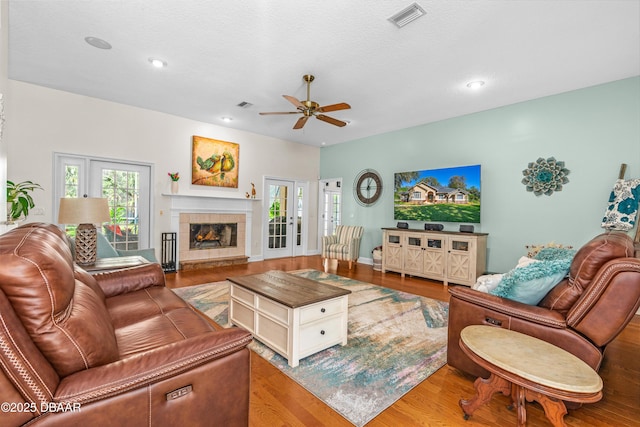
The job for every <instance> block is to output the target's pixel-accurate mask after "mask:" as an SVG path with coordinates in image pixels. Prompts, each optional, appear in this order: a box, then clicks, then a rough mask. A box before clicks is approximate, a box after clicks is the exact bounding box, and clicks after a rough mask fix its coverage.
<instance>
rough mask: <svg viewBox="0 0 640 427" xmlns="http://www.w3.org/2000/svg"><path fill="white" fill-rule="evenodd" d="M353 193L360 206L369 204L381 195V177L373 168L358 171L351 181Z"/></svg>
mask: <svg viewBox="0 0 640 427" xmlns="http://www.w3.org/2000/svg"><path fill="white" fill-rule="evenodd" d="M353 195H354V197H355V198H356V201H357V202H358V203H360V204H361V205H362V206H371V205H373V204H374V203H375V202H377V201H378V199H379V198H380V196H381V195H382V178H381V177H380V174H379V173H378V172H376V171H374V170H373V169H365V170H363V171H362V172H360V173H359V174H358V175H357V176H356V179H355V181H354V182H353Z"/></svg>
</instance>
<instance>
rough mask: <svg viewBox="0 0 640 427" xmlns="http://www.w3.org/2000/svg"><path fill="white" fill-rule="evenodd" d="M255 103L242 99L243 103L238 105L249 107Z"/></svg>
mask: <svg viewBox="0 0 640 427" xmlns="http://www.w3.org/2000/svg"><path fill="white" fill-rule="evenodd" d="M252 105H253V104H252V103H250V102H247V101H242V102H241V103H239V104H238V105H237V106H238V107H240V108H249V107H251V106H252Z"/></svg>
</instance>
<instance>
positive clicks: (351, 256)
mask: <svg viewBox="0 0 640 427" xmlns="http://www.w3.org/2000/svg"><path fill="white" fill-rule="evenodd" d="M363 233H364V227H362V226H360V225H338V226H337V227H336V231H335V234H333V235H331V236H322V262H323V263H324V262H325V261H326V260H329V259H336V260H338V261H347V262H349V270H351V265H352V264H353V262H354V261H358V256H359V254H360V240H362V234H363Z"/></svg>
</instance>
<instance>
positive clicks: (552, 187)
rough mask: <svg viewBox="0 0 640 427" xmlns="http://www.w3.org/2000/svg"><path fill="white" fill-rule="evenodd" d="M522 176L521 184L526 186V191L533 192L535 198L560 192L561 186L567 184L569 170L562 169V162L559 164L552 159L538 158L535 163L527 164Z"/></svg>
mask: <svg viewBox="0 0 640 427" xmlns="http://www.w3.org/2000/svg"><path fill="white" fill-rule="evenodd" d="M522 174H523V175H524V178H523V179H522V183H523V184H524V185H526V186H527V191H533V194H535V195H536V196H539V195H541V194H544V195H545V196H550V195H551V194H553V192H554V191H562V185H563V184H566V183H567V182H569V178H567V175H569V169H567V168H565V167H564V162H559V161H557V160H556V159H555V158H554V157H549V158H548V159H546V160H545V159H543V158H542V157H539V158H538V160H536V161H535V162H531V163H529V165H528V166H527V168H526V169H525V170H523V171H522Z"/></svg>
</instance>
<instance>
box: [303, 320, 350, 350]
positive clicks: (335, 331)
mask: <svg viewBox="0 0 640 427" xmlns="http://www.w3.org/2000/svg"><path fill="white" fill-rule="evenodd" d="M342 322H343V318H342V316H340V315H337V316H334V317H331V318H328V319H326V320H323V321H321V322H313V323H309V324H307V325H304V326H302V327H301V328H300V356H301V357H304V355H307V354H312V353H315V351H314V350H315V349H318V350H317V351H319V350H323V349H325V348H327V346H328V345H329V344H330V343H335V344H337V343H339V342H341V341H342V330H343V328H342Z"/></svg>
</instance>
